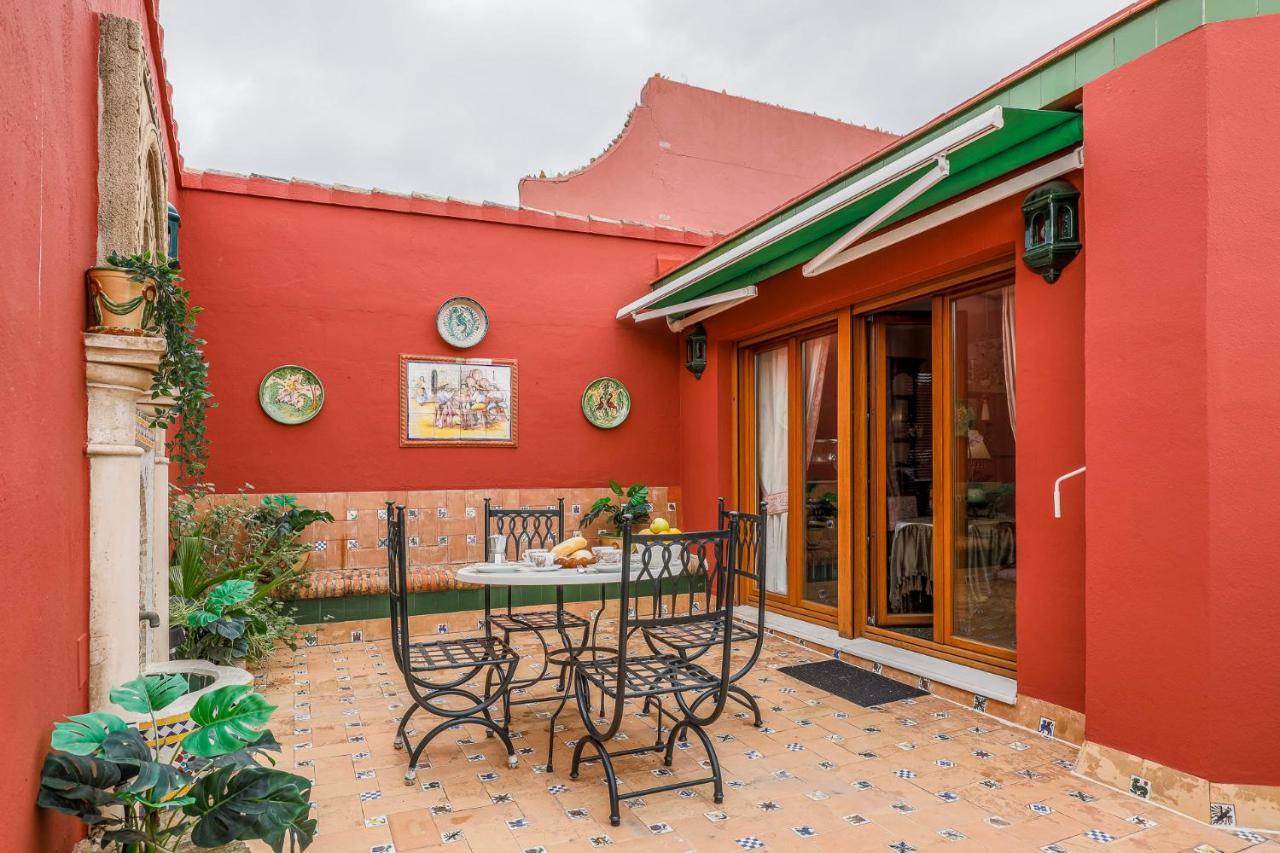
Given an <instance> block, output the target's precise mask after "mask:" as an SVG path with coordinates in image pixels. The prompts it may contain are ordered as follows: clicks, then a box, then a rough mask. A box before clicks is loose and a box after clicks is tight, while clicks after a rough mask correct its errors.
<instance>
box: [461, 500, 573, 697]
mask: <svg viewBox="0 0 1280 853" xmlns="http://www.w3.org/2000/svg"><path fill="white" fill-rule="evenodd" d="M490 501H491V499H490V498H485V499H484V530H485V537H484V559H485V562H486V563H487V562H489V561H490V559H491V558H492V557H493V553H492V552H491V551H490V548H491V545H490V536H492V535H494V534H502V535H505V536H506V537H507V541H506V544H505V548H506V552H505V553H504V556H510V557H511V559H513V560H519V559H520V557H521V555H522V554H524V552H525V551H527V550H529V549H530V548H550V547H552V546H553V545H556V544H557V543H559V542H563V541H564V498H560V501H559V506H558V507H555V508H550V507H548V508H545V509H543V508H536V509H530V508H528V507H523V508H520V509H503V508H500V507H494V506H492V505H491V503H490ZM492 589H493V588H492V587H491V586H488V585H486V586H485V588H484V616H485V624H486V626H487V627H486V629H485V630H486V632H492V630H493V629H497V630H498V631H501V632H502V639H503V642H507V643H509V642H510V641H511V635H512V634H518V633H523V632H532V633H533V634H534V636H536V637H537V638H538V642H540V643H541V644H542V653H543V654H542V668H541V669H540V670H539V671H538V674H537V675H536V676H532V677H529V678H520V679H517V680H516V682H515V683H514V685H513V687H514V688H515V689H521V688H527V687H530V686H532V685H534V684H537V683H539V682H541V681H546V680H548V679H549V678H550V677H551V676H549V675H548V674H547V670H548V669H549V668H550V666H551V665H552V664H553V663H554V664H556V665H557V666H558V667H559V674H558V675H557V676H556V688H557V689H563V687H564V678H565V667H566V666H567V657H565V656H558V655H556V654H555V651H556V650H553V649H550V648H549V647H548V646H547V641H546V638H544V637H543V636H542V635H543V633H544V632H547V631H555V632H556V633H558V634H559V635H560V641H561V642H562V643H563V644H564V648H565V649H572V648H574V644H573V642H572V640H571V639H570V637H569V634H568V632H569V631H570V630H577V629H579V628H581V629H582V641H581V642H580V643H578V644H577V646H578V648H582V647H584V646H586V644H587V637H588V635H589V633H590V630H591V623H590V622H589V621H588V620H586V619H585V618H583V617H581V616H579V615H578V614H576V613H572V612H570V611H568V610H565V609H564V587H563V586H561V585H559V584H557V585H556V588H555V590H556V607H555V610H535V611H531V612H514V611H513V610H512V608H511V588H510V587H508V588H507V609H506V612H500V613H498V614H497V615H494V614H493V611H492V594H493V593H492ZM557 658H559V660H557ZM533 701H537V700H533ZM514 704H521V702H519V701H517V702H516V703H514Z"/></svg>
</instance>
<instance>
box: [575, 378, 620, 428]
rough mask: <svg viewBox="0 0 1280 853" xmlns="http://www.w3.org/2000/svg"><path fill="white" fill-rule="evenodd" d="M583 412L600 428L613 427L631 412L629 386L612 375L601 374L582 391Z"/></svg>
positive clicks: (592, 423) (589, 420) (588, 419)
mask: <svg viewBox="0 0 1280 853" xmlns="http://www.w3.org/2000/svg"><path fill="white" fill-rule="evenodd" d="M582 414H583V415H584V416H585V417H586V419H587V421H588V422H589V423H590V424H591V425H592V426H596V427H599V428H600V429H613V428H614V427H616V426H617V425H618V424H620V423H622V422H623V421H625V420H626V419H627V415H629V414H631V394H630V392H629V391H627V386H625V385H623V384H622V383H621V382H619V381H618V380H616V379H614V378H613V377H612V376H601V377H600V378H599V379H597V380H595V381H594V382H592V383H591V384H590V385H588V386H587V389H586V390H585V391H583V392H582Z"/></svg>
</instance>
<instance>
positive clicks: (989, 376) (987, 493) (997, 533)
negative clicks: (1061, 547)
mask: <svg viewBox="0 0 1280 853" xmlns="http://www.w3.org/2000/svg"><path fill="white" fill-rule="evenodd" d="M950 307H951V311H950V322H951V365H952V368H951V372H952V376H951V392H952V399H953V400H954V404H955V409H954V415H953V422H952V427H953V429H952V433H953V441H954V444H953V449H952V456H953V462H952V468H953V471H952V487H951V496H952V498H951V503H952V525H951V529H952V543H951V548H952V555H951V556H952V572H951V578H952V582H951V590H952V595H951V599H952V607H951V634H952V636H954V637H958V638H962V639H965V640H969V641H971V642H975V643H980V644H982V645H987V646H995V647H997V648H1001V649H1008V650H1013V649H1014V648H1015V647H1016V644H1017V635H1016V632H1015V621H1014V605H1015V599H1016V590H1017V556H1016V553H1015V547H1014V546H1015V541H1016V536H1015V529H1016V528H1015V523H1014V522H1015V518H1014V515H1015V509H1014V503H1015V502H1014V483H1015V482H1016V478H1015V476H1014V474H1015V448H1016V438H1015V437H1016V432H1017V429H1016V419H1017V418H1016V409H1017V407H1016V402H1015V397H1014V371H1015V358H1014V340H1015V338H1014V311H1013V307H1014V301H1013V287H1012V286H1008V287H1002V288H998V289H995V290H987V291H983V292H981V293H973V294H969V295H965V296H960V297H957V298H955V299H952V300H951V302H950Z"/></svg>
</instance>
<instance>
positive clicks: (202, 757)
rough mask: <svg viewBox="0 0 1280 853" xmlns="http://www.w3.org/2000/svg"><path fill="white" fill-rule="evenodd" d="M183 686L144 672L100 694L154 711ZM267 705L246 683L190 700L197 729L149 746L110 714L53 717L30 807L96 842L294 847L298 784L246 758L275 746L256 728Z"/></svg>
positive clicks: (143, 849)
mask: <svg viewBox="0 0 1280 853" xmlns="http://www.w3.org/2000/svg"><path fill="white" fill-rule="evenodd" d="M187 692H188V685H187V680H186V678H185V677H183V676H182V675H177V674H174V675H147V676H143V677H142V678H138V679H135V680H133V681H130V682H128V683H127V684H124V685H122V686H120V687H116V688H113V689H112V691H111V701H112V702H113V703H115V704H117V705H119V706H120V707H122V708H124V709H125V710H127V711H132V712H134V713H137V714H146V715H148V716H149V717H150V719H151V732H152V733H156V732H158V731H159V729H158V727H157V726H156V719H157V714H158V713H159V712H161V711H163V710H164V709H165V708H167V707H168V706H169V705H171V704H173V703H174V702H175V701H176V700H177V699H178V698H179V697H181V696H183V695H185V694H186V693H187ZM274 710H275V706H274V705H272V704H270V703H269V702H267V700H266V699H264V698H263V697H262V696H261V695H259V694H258V693H255V692H254V691H253V687H252V686H251V685H248V684H234V685H228V686H226V687H220V688H218V689H216V690H212V691H210V692H208V693H206V694H205V695H203V696H201V697H200V699H199V700H197V702H196V704H195V706H194V707H193V708H192V709H191V719H192V720H193V721H194V722H195V723H196V724H197V725H199V726H200V728H198V729H196V730H195V731H192V732H190V733H188V734H187V735H186V736H185V737H184V738H183V739H182V741H181V742H180V748H179V749H170V748H167V747H166V748H164V749H159V748H157V747H153V746H151V745H150V744H149V743H148V742H147V740H146V738H145V737H143V735H142V734H141V732H139V731H138V730H137V729H136V728H133V727H132V726H129V725H128V724H126V723H125V722H124V721H123V720H122V719H120V718H119V717H118V716H116V715H115V714H111V713H107V712H101V711H98V712H93V713H88V714H77V715H75V716H73V717H70V718H68V720H67V721H65V722H60V723H56V724H55V725H54V727H53V736H52V738H51V739H50V746H51V747H52V748H53V751H52V752H50V753H48V754H47V755H46V756H45V760H44V766H43V768H42V769H41V772H40V794H39V796H38V798H37V800H36V802H37V804H38V805H40V806H42V807H44V808H49V809H54V810H56V811H59V812H62V813H64V814H69V815H73V816H74V817H77V818H79V819H80V820H81V821H83V822H84V823H85V824H87V825H88V826H89V834H90V837H91V838H92V839H93V840H95V841H97V842H98V843H99V844H101V845H102V846H104V847H106V848H108V849H112V850H120V851H125V853H170V852H171V851H174V850H176V849H177V848H178V846H179V845H180V844H181V843H182V841H183V840H184V839H186V838H188V837H189V838H190V841H191V844H193V845H194V846H196V847H200V848H211V847H220V846H222V845H224V844H230V843H231V842H233V841H252V840H261V841H265V842H266V843H267V844H268V845H270V847H271V849H272V850H275V851H276V853H282V851H284V850H285V849H286V846H287V849H289V850H305V849H306V848H307V847H308V846H309V845H310V844H311V840H312V837H313V836H314V835H315V831H316V822H315V820H314V819H313V818H311V817H310V798H311V782H310V780H308V779H306V778H304V777H302V776H298V775H296V774H293V773H288V772H285V771H283V770H276V769H275V768H274V767H267V766H264V765H261V764H259V763H258V760H257V759H258V758H259V757H263V758H265V759H267V760H268V761H270V762H271V764H272V765H274V764H275V760H274V759H273V758H271V756H270V755H268V753H269V752H279V751H280V744H279V743H277V742H276V739H275V737H274V736H273V735H272V734H271V731H270V730H269V729H267V728H266V726H267V723H268V721H269V720H270V718H271V713H272V712H273V711H274Z"/></svg>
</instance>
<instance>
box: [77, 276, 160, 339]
mask: <svg viewBox="0 0 1280 853" xmlns="http://www.w3.org/2000/svg"><path fill="white" fill-rule="evenodd" d="M130 275H131V273H130V272H129V271H128V270H118V269H115V268H114V267H93V268H91V269H90V270H89V271H88V273H86V274H85V277H86V279H87V284H88V286H89V310H90V317H91V321H90V325H89V331H90V332H105V333H106V334H109V335H145V334H147V329H148V327H150V326H151V324H152V314H153V313H154V310H155V302H156V287H155V285H154V284H152V283H151V282H149V281H145V282H144V281H134V280H133V279H131V278H130V277H129V276H130Z"/></svg>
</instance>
